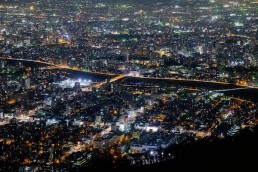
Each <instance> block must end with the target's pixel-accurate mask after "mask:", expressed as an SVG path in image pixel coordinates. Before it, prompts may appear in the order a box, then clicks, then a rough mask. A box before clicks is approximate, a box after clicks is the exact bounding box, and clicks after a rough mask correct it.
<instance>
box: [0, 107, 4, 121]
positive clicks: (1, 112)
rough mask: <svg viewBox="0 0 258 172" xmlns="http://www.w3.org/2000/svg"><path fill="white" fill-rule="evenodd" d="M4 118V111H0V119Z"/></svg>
mask: <svg viewBox="0 0 258 172" xmlns="http://www.w3.org/2000/svg"><path fill="white" fill-rule="evenodd" d="M3 118H4V111H3V110H2V109H0V119H3Z"/></svg>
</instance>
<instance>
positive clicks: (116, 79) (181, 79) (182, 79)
mask: <svg viewBox="0 0 258 172" xmlns="http://www.w3.org/2000/svg"><path fill="white" fill-rule="evenodd" d="M0 60H14V61H21V62H35V63H41V64H44V65H48V66H50V67H47V68H41V69H68V70H72V71H78V72H83V73H89V74H102V75H107V76H114V78H112V79H111V80H110V82H115V81H118V80H120V79H124V78H136V79H148V80H157V81H159V80H160V81H162V80H163V81H166V80H167V81H182V82H199V83H211V84H220V85H236V86H238V87H242V88H254V89H258V88H257V87H254V86H249V85H245V84H232V83H228V82H219V81H205V80H198V79H185V78H177V79H176V78H155V77H143V76H128V75H118V76H117V74H114V73H102V72H92V71H84V70H81V69H79V68H76V67H69V66H60V65H55V64H52V63H48V62H43V61H40V60H27V59H15V58H12V57H7V58H6V57H0ZM103 84H105V82H102V83H98V84H95V85H92V86H90V88H85V89H84V90H85V91H86V90H87V91H88V90H90V89H91V88H94V87H95V88H100V87H101V86H102V85H103Z"/></svg>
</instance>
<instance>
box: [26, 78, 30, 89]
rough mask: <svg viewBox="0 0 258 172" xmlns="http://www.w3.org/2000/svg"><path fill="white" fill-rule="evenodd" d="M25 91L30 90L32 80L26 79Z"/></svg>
mask: <svg viewBox="0 0 258 172" xmlns="http://www.w3.org/2000/svg"><path fill="white" fill-rule="evenodd" d="M25 89H26V90H28V89H30V78H26V79H25Z"/></svg>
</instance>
